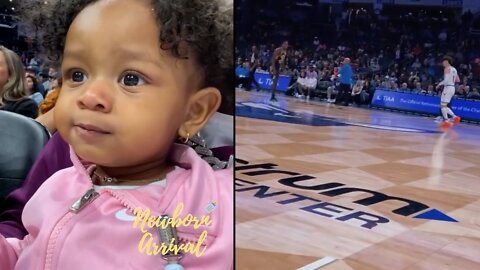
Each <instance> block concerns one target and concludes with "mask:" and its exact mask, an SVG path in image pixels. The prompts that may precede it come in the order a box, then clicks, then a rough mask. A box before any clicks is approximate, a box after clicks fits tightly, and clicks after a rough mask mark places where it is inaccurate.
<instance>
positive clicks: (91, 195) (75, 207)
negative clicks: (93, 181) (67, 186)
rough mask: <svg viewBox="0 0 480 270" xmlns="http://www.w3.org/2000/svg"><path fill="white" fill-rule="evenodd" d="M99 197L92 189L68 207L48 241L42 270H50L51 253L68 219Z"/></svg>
mask: <svg viewBox="0 0 480 270" xmlns="http://www.w3.org/2000/svg"><path fill="white" fill-rule="evenodd" d="M99 195H100V194H99V193H98V192H96V191H95V189H94V188H91V189H89V190H87V192H85V194H84V195H83V196H82V197H80V199H78V200H77V201H76V202H74V203H73V204H72V206H70V211H69V212H67V213H66V214H65V215H63V217H62V218H61V219H60V221H59V222H58V223H57V225H55V227H54V228H53V231H52V233H51V234H50V237H49V239H48V244H47V253H46V256H45V267H44V269H46V270H49V269H51V268H52V260H53V251H54V250H55V245H56V244H57V240H58V236H59V234H60V232H61V231H62V229H63V227H65V225H66V224H67V223H68V222H69V221H70V219H72V217H73V216H74V215H75V214H77V213H78V212H79V211H80V210H82V209H83V208H84V207H85V206H86V205H87V204H89V203H91V202H92V201H93V200H95V199H96V198H97V197H98V196H99Z"/></svg>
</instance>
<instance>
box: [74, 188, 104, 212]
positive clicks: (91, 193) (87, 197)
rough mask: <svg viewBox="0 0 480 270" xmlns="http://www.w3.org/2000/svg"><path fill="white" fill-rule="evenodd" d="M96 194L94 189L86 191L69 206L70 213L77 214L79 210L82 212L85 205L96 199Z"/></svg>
mask: <svg viewBox="0 0 480 270" xmlns="http://www.w3.org/2000/svg"><path fill="white" fill-rule="evenodd" d="M98 195H99V194H98V192H96V191H95V189H94V188H92V189H89V190H87V192H85V194H83V196H82V197H81V198H80V199H78V200H77V201H76V202H74V203H73V204H72V206H70V212H72V213H75V214H76V213H78V212H80V210H82V208H83V207H85V205H87V204H89V203H91V202H92V201H93V200H95V199H96V198H97V197H98Z"/></svg>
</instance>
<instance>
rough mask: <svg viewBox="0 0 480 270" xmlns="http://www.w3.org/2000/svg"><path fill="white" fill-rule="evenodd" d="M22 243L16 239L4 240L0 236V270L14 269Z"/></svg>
mask: <svg viewBox="0 0 480 270" xmlns="http://www.w3.org/2000/svg"><path fill="white" fill-rule="evenodd" d="M22 241H23V240H19V239H17V238H8V239H6V238H5V237H3V236H2V235H0V269H2V270H9V269H14V267H15V264H16V263H17V259H18V255H19V254H20V252H21V249H22V248H21V244H22Z"/></svg>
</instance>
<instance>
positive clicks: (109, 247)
mask: <svg viewBox="0 0 480 270" xmlns="http://www.w3.org/2000/svg"><path fill="white" fill-rule="evenodd" d="M71 158H72V162H73V167H70V168H67V169H64V170H61V171H59V172H57V173H55V174H54V175H53V176H52V177H50V178H49V179H48V180H47V181H46V182H45V183H44V184H43V185H42V186H41V187H40V189H39V190H38V191H37V192H36V193H35V195H34V196H33V197H32V198H31V200H30V201H29V202H28V203H27V205H26V206H25V209H24V212H23V216H22V220H23V223H24V225H25V227H26V229H27V231H28V232H29V234H28V235H27V236H26V237H25V238H24V239H23V240H18V239H14V238H8V239H5V238H3V237H2V236H0V269H2V270H8V269H16V270H17V269H18V270H24V269H25V270H27V269H28V270H36V269H59V270H64V269H69V270H77V269H105V270H108V269H115V270H117V269H152V270H153V269H163V267H164V266H165V265H166V262H165V261H164V260H163V259H162V258H161V254H158V255H151V256H149V255H147V254H145V253H141V252H140V251H139V250H138V246H139V243H140V240H141V239H142V237H143V235H144V234H143V233H142V232H141V231H140V228H139V227H137V228H133V223H134V222H133V221H132V220H130V221H127V220H128V219H125V218H122V217H125V216H126V215H129V216H130V218H132V219H133V218H134V214H133V210H134V209H135V208H137V207H141V208H143V209H147V208H148V209H150V211H151V212H152V215H156V216H159V215H162V214H168V215H170V216H172V215H173V212H174V211H175V209H176V207H177V205H178V204H179V203H183V204H184V210H183V212H182V214H181V215H180V218H184V217H185V216H186V215H187V214H192V215H193V216H196V217H198V218H199V219H200V218H201V217H202V216H205V215H207V210H206V209H207V207H208V206H209V205H210V204H211V203H212V202H214V201H215V202H216V203H217V205H216V207H215V208H214V210H213V212H211V214H210V219H211V221H212V223H211V224H210V226H202V227H200V228H198V229H194V228H193V226H191V227H183V226H181V227H178V228H177V231H178V237H179V238H180V240H181V241H184V242H185V241H186V242H192V243H196V240H197V239H198V238H199V236H200V235H201V234H202V232H203V231H204V230H206V231H207V238H206V240H205V241H204V243H203V245H206V249H205V252H204V254H203V255H202V256H200V257H196V256H195V255H192V254H190V253H187V254H186V255H185V256H184V257H183V259H182V260H181V261H180V263H181V264H182V266H183V267H184V268H185V269H186V270H200V269H208V270H228V269H233V226H234V225H233V210H234V208H233V174H232V172H231V170H228V169H227V170H221V171H213V170H212V169H211V168H210V166H209V165H208V164H207V163H206V162H204V161H203V160H202V159H201V158H200V157H198V156H197V154H196V153H195V151H194V150H192V149H191V148H189V147H187V146H183V145H175V146H174V147H173V150H172V155H171V159H172V160H173V161H174V162H176V163H177V165H178V166H179V167H180V168H178V169H176V170H174V171H173V172H171V173H169V174H168V175H167V177H166V181H167V185H166V187H161V186H159V185H149V186H143V187H140V188H138V189H128V190H126V189H119V190H117V189H103V190H101V191H100V192H99V193H100V195H99V196H98V197H97V198H96V199H94V200H93V201H92V202H91V203H90V204H87V205H85V207H84V208H82V209H81V210H80V211H78V213H76V214H75V213H73V212H70V210H69V209H70V206H71V205H72V204H73V203H74V202H75V201H77V200H78V199H79V198H81V197H82V196H83V195H84V194H85V192H86V191H88V190H89V189H91V188H92V182H91V179H90V177H89V172H90V170H91V169H92V166H89V167H88V168H86V166H84V165H82V163H81V162H80V161H79V159H78V157H77V156H76V155H75V154H73V153H72V154H71ZM210 210H211V208H210ZM125 211H127V212H126V215H125ZM122 213H123V215H122ZM145 228H148V227H145ZM148 230H149V231H150V232H151V233H152V235H153V236H154V239H155V240H154V241H155V243H157V244H158V245H160V240H159V236H158V235H159V234H158V232H157V228H155V227H154V228H153V229H150V228H148Z"/></svg>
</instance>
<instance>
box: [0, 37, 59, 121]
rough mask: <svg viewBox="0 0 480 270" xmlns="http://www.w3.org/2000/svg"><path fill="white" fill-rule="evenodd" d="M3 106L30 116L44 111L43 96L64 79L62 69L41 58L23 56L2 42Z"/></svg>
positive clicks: (0, 97)
mask: <svg viewBox="0 0 480 270" xmlns="http://www.w3.org/2000/svg"><path fill="white" fill-rule="evenodd" d="M0 73H1V74H0V110H6V111H12V112H15V113H19V114H22V115H25V116H28V117H31V118H37V117H38V116H39V115H41V114H42V113H41V110H39V108H40V107H41V105H42V103H43V102H44V99H45V98H47V96H48V95H49V94H51V93H52V92H54V90H55V89H56V88H57V87H58V86H59V83H61V77H60V74H59V72H58V71H57V70H56V69H55V68H53V67H49V66H47V65H45V64H43V63H42V61H40V60H39V58H37V57H35V56H33V57H32V58H31V59H26V58H24V59H22V58H21V57H20V56H19V55H18V54H17V53H16V52H14V51H13V50H11V49H9V48H6V47H4V46H0Z"/></svg>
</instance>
